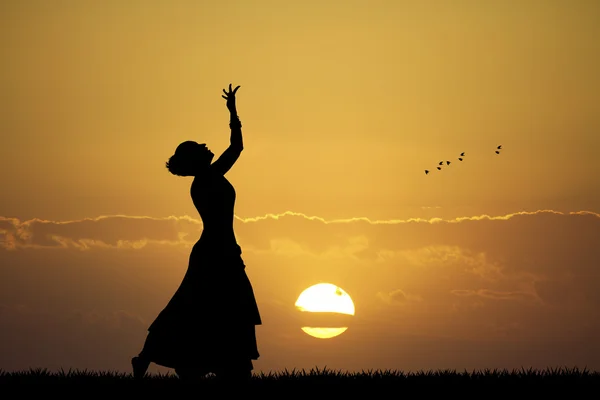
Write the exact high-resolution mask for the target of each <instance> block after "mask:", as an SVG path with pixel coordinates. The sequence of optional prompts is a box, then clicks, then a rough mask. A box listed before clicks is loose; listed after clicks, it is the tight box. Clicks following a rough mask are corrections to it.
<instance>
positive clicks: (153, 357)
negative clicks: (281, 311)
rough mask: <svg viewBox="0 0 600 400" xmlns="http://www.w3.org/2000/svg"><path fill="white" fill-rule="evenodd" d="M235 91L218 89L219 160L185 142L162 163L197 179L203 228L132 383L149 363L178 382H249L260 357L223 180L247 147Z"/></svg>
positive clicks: (229, 191)
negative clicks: (221, 109)
mask: <svg viewBox="0 0 600 400" xmlns="http://www.w3.org/2000/svg"><path fill="white" fill-rule="evenodd" d="M239 88H240V87H239V86H237V87H236V88H235V89H233V90H232V89H231V84H230V85H229V91H225V89H223V92H224V93H225V94H224V95H223V96H222V97H223V98H225V99H226V100H227V102H226V105H227V108H228V110H229V113H230V121H229V127H230V129H231V140H230V145H229V147H228V148H227V149H226V150H225V151H224V152H223V154H222V155H221V157H219V158H218V159H217V160H216V161H215V162H212V160H213V157H214V154H213V153H212V152H211V151H210V150H209V149H208V147H207V146H206V145H205V144H198V143H197V142H194V141H186V142H183V143H181V144H180V145H179V146H178V147H177V149H176V150H175V154H173V156H171V157H170V158H169V160H168V161H167V163H166V167H167V169H168V170H169V172H171V173H172V174H173V175H177V176H192V177H194V180H193V182H192V186H191V190H190V193H191V198H192V201H193V203H194V205H195V207H196V209H197V210H198V213H199V214H200V218H201V219H202V225H203V228H202V234H201V236H200V238H199V240H198V241H197V242H196V244H195V245H194V247H193V248H192V252H191V254H190V257H189V264H188V269H187V272H186V274H185V276H184V278H183V281H182V282H181V285H180V286H179V288H178V289H177V291H176V292H175V294H174V295H173V297H172V298H171V300H170V301H169V303H168V304H167V306H166V307H165V308H164V309H163V310H162V311H161V312H160V314H159V315H158V317H157V318H156V319H155V320H154V322H153V323H152V324H151V325H150V327H149V328H148V336H147V338H146V341H145V343H144V347H143V349H142V351H141V352H140V354H139V355H138V356H137V357H134V358H133V359H132V360H131V363H132V366H133V374H134V377H136V378H141V377H143V376H144V375H145V374H146V371H147V369H148V366H149V365H150V363H151V362H154V363H155V364H158V365H162V366H164V367H168V368H173V369H175V372H176V373H177V375H179V377H180V378H182V379H189V378H195V377H198V376H203V375H205V374H208V373H211V372H212V373H214V374H216V375H217V377H220V378H225V379H247V378H249V377H250V376H251V374H252V369H253V364H252V360H257V359H258V357H259V352H258V347H257V343H256V335H255V327H256V325H260V324H261V323H262V322H261V317H260V313H259V310H258V306H257V303H256V300H255V298H254V291H253V289H252V285H251V284H250V280H249V279H248V276H247V275H246V271H245V265H244V261H243V259H242V256H241V253H242V251H241V248H240V246H239V245H238V244H237V241H236V237H235V234H234V230H233V220H234V204H235V198H236V193H235V189H234V188H233V186H232V185H231V184H230V183H229V181H228V180H227V179H226V178H225V174H226V173H227V171H229V170H230V169H231V167H232V166H233V164H234V163H235V162H236V161H237V159H238V158H239V156H240V154H241V152H242V150H243V148H244V146H243V140H242V124H241V122H240V120H239V118H238V115H237V108H236V102H235V94H236V92H237V90H238V89H239Z"/></svg>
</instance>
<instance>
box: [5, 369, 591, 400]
mask: <svg viewBox="0 0 600 400" xmlns="http://www.w3.org/2000/svg"><path fill="white" fill-rule="evenodd" d="M40 384H42V385H44V384H46V385H50V386H54V387H56V386H61V387H62V386H66V385H70V386H78V387H82V386H81V385H83V386H84V387H86V388H89V387H94V386H106V385H109V386H114V385H118V386H123V385H125V386H130V387H131V388H132V389H133V388H136V390H137V391H138V393H139V389H152V390H153V392H152V393H156V392H155V390H156V389H168V390H169V392H170V393H172V392H173V390H177V389H178V388H179V389H181V388H185V389H184V391H185V392H189V390H190V389H189V387H190V386H194V387H195V388H197V389H200V390H201V392H202V393H204V394H206V393H207V391H212V390H219V393H220V394H223V391H227V390H235V391H239V390H243V391H244V392H245V393H246V394H247V393H254V394H257V395H259V396H260V395H263V394H265V395H266V394H271V393H286V394H293V395H298V394H300V393H302V392H305V393H306V395H309V394H310V396H311V398H321V397H322V396H325V394H326V393H332V394H333V393H334V394H336V395H339V394H342V393H349V394H355V395H357V394H359V393H360V392H361V391H363V390H364V391H365V393H368V394H369V395H373V394H374V393H378V392H380V393H382V394H383V393H388V392H389V391H390V390H392V391H395V392H397V391H398V390H402V391H403V392H402V393H404V391H409V392H410V393H414V392H413V390H418V393H419V394H423V393H426V392H432V391H433V392H437V391H439V390H441V389H443V390H444V392H443V393H446V394H447V393H448V390H455V391H459V392H460V393H463V394H464V393H468V392H472V390H473V389H475V390H481V391H482V393H483V394H486V395H488V396H489V395H493V394H498V393H499V391H500V390H508V391H509V392H510V393H515V394H519V393H521V394H523V393H524V392H523V390H524V389H528V388H531V389H535V393H536V394H540V392H539V390H540V389H549V392H551V393H554V394H555V395H556V393H557V391H560V390H561V389H566V390H568V393H569V396H572V395H573V394H574V392H573V390H574V389H577V388H582V389H583V388H592V387H594V388H596V389H597V388H599V387H600V372H598V371H589V370H587V369H579V368H548V369H544V370H536V369H525V368H522V369H519V370H512V371H509V370H506V369H503V370H501V369H494V370H490V369H486V370H475V371H471V372H469V371H462V372H461V371H456V370H437V371H433V370H432V371H418V372H402V371H395V370H367V371H360V372H342V371H335V370H329V369H327V368H324V369H319V368H313V369H311V370H310V371H306V370H304V369H302V370H292V371H288V370H284V371H282V372H271V373H267V374H266V373H255V374H254V375H253V377H252V379H251V380H250V381H249V382H248V383H247V384H245V385H243V386H244V388H243V389H242V388H240V385H224V384H223V383H222V382H219V381H218V380H216V379H215V377H214V375H208V376H206V377H203V378H200V379H199V380H198V381H197V382H194V383H193V384H192V385H190V384H184V383H183V382H181V381H180V380H179V378H178V377H177V375H175V374H172V373H167V374H148V375H146V377H145V378H144V379H142V380H140V381H136V380H134V379H133V376H132V375H131V374H130V373H122V372H110V371H88V370H82V371H81V370H68V371H64V370H60V371H58V372H51V371H48V370H46V369H30V370H25V371H16V372H6V371H2V370H0V387H8V386H11V385H18V386H22V385H40ZM86 390H89V389H86ZM490 390H493V391H492V392H491V391H490ZM592 390H593V389H592Z"/></svg>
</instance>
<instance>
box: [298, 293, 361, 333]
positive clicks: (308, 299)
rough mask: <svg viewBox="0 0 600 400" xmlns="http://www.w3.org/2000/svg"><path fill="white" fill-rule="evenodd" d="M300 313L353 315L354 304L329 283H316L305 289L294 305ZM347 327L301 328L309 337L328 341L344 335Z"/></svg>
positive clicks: (346, 294) (348, 297) (348, 296)
mask: <svg viewBox="0 0 600 400" xmlns="http://www.w3.org/2000/svg"><path fill="white" fill-rule="evenodd" d="M295 306H296V308H297V309H298V310H300V311H302V312H309V313H335V314H345V315H354V302H353V301H352V298H350V295H349V294H348V293H346V292H345V291H344V290H343V289H342V288H340V287H338V286H336V285H333V284H331V283H318V284H316V285H313V286H311V287H309V288H307V289H305V290H304V291H303V292H302V293H300V296H298V300H296V304H295ZM347 329H348V327H307V326H304V327H302V330H303V331H304V332H305V333H307V334H308V335H310V336H313V337H316V338H319V339H329V338H332V337H335V336H338V335H341V334H342V333H344V332H345V331H346V330H347Z"/></svg>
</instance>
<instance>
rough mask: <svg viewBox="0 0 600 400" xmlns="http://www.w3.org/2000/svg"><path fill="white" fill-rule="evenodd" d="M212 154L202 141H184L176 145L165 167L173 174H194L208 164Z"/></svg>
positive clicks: (200, 171)
mask: <svg viewBox="0 0 600 400" xmlns="http://www.w3.org/2000/svg"><path fill="white" fill-rule="evenodd" d="M214 156H215V155H214V154H213V152H212V151H210V150H209V149H208V147H206V145H205V144H204V143H203V144H198V143H196V142H193V141H186V142H183V143H181V144H180V145H179V146H177V149H176V150H175V154H173V155H172V156H171V157H170V158H169V161H167V162H166V167H167V169H168V170H169V172H170V173H172V174H173V175H177V176H196V175H197V174H199V173H202V171H203V170H204V169H205V168H207V167H208V166H209V165H210V163H211V162H212V159H213V157H214Z"/></svg>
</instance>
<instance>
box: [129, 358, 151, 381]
mask: <svg viewBox="0 0 600 400" xmlns="http://www.w3.org/2000/svg"><path fill="white" fill-rule="evenodd" d="M131 366H132V367H133V378H134V379H141V378H143V377H144V376H145V375H146V371H148V367H149V366H150V361H149V360H148V359H147V358H146V357H144V355H143V352H142V353H140V355H139V356H137V357H133V358H132V359H131Z"/></svg>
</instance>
